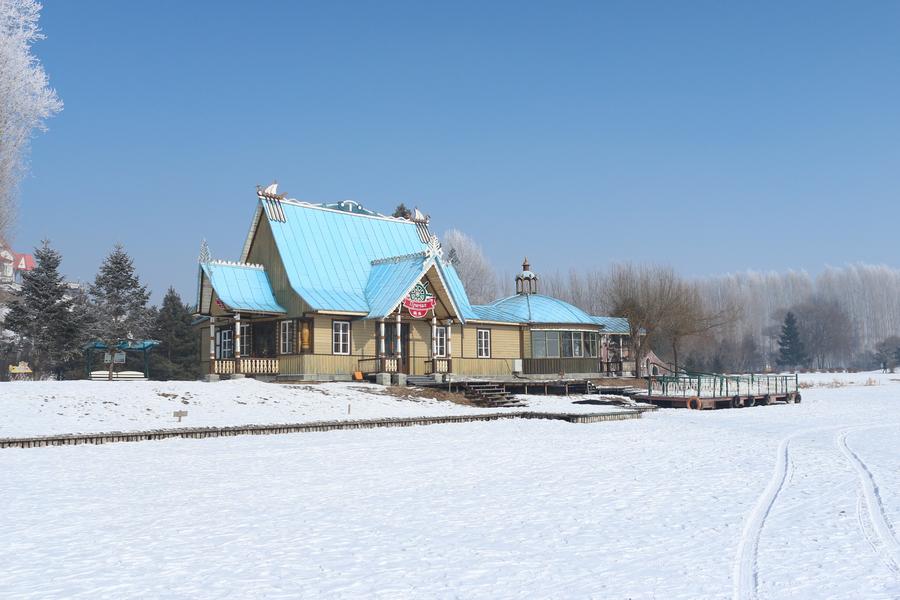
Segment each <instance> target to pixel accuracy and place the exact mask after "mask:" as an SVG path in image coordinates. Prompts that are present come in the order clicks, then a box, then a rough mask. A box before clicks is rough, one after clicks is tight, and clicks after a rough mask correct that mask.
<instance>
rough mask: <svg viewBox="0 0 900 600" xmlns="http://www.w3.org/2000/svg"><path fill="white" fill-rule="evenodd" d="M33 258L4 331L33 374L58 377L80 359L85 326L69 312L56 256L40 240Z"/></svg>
mask: <svg viewBox="0 0 900 600" xmlns="http://www.w3.org/2000/svg"><path fill="white" fill-rule="evenodd" d="M34 256H35V259H36V261H37V264H36V265H35V268H34V269H33V270H31V271H27V272H26V273H25V274H24V275H23V276H22V288H21V290H19V291H18V293H17V294H16V297H15V299H14V300H13V302H12V305H11V306H10V310H9V314H7V316H6V319H5V327H6V328H7V329H9V330H10V331H12V332H13V333H15V334H17V335H18V336H19V338H20V341H21V346H22V347H23V348H22V349H23V350H24V353H25V354H26V355H27V356H28V360H29V361H30V363H31V367H32V369H34V371H35V373H38V374H41V375H46V374H51V373H52V374H55V375H57V376H58V375H60V373H61V371H62V369H63V368H64V366H65V365H66V363H68V362H69V361H71V360H73V359H74V358H75V357H77V356H79V355H80V353H81V347H80V346H81V343H83V341H84V333H85V332H84V326H85V323H84V322H83V320H82V319H81V318H80V316H79V314H78V313H77V312H76V311H74V310H73V301H72V297H71V295H70V294H69V288H68V287H67V286H66V284H65V282H64V281H63V277H62V275H61V274H60V273H59V265H60V263H61V262H62V256H61V255H60V253H59V252H57V251H56V250H54V249H53V248H51V247H50V243H49V242H48V241H47V240H44V242H43V243H42V244H41V247H40V248H36V249H35V253H34Z"/></svg>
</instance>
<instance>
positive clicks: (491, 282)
mask: <svg viewBox="0 0 900 600" xmlns="http://www.w3.org/2000/svg"><path fill="white" fill-rule="evenodd" d="M442 245H443V246H444V248H445V249H446V250H447V251H448V252H453V253H454V254H455V255H456V259H457V260H456V270H457V272H458V273H459V278H460V279H461V280H462V282H463V285H464V286H465V288H466V292H468V294H469V300H470V301H471V302H472V303H473V304H486V303H488V302H491V301H493V300H496V299H497V289H498V286H497V273H496V272H495V271H494V268H493V267H492V266H491V264H490V263H489V262H488V260H487V258H485V256H484V252H483V251H482V249H481V246H479V245H478V243H477V242H476V241H475V240H473V239H472V238H470V237H469V236H468V235H466V234H465V233H463V232H462V231H460V230H458V229H451V230H449V231H447V232H446V233H444V239H443V241H442Z"/></svg>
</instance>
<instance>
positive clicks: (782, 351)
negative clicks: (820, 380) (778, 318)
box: [778, 312, 809, 368]
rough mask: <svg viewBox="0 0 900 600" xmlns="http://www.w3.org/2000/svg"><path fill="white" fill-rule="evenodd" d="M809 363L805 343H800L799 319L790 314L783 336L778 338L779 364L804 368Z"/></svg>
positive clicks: (786, 319) (784, 325) (785, 323)
mask: <svg viewBox="0 0 900 600" xmlns="http://www.w3.org/2000/svg"><path fill="white" fill-rule="evenodd" d="M808 363H809V358H808V357H807V356H806V350H805V349H804V347H803V342H802V341H800V328H799V327H798V325H797V317H796V316H794V313H792V312H788V314H787V315H785V317H784V324H782V326H781V336H780V337H779V338H778V364H779V365H780V366H782V367H789V368H795V367H802V366H806V365H807V364H808Z"/></svg>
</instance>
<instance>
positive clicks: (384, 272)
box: [365, 254, 431, 319]
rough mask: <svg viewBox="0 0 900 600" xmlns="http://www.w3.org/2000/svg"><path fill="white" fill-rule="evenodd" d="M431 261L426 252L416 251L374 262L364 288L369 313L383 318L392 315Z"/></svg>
mask: <svg viewBox="0 0 900 600" xmlns="http://www.w3.org/2000/svg"><path fill="white" fill-rule="evenodd" d="M430 262H431V259H429V258H427V257H426V256H425V255H424V254H416V255H413V256H408V257H402V258H401V257H398V258H397V259H388V260H384V261H379V262H376V263H375V264H374V265H372V270H371V271H370V272H369V281H368V283H367V284H366V290H365V295H366V300H367V302H368V307H369V315H368V316H369V317H370V318H373V319H380V318H381V317H386V316H387V315H388V314H390V313H391V311H393V310H394V309H395V308H396V307H397V302H399V300H400V298H402V297H403V296H404V295H405V294H406V293H407V292H408V291H409V289H410V288H412V287H413V286H414V285H415V284H416V282H417V281H419V279H421V277H422V274H423V271H424V270H425V268H426V263H430ZM429 266H430V265H429Z"/></svg>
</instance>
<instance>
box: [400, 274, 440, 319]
mask: <svg viewBox="0 0 900 600" xmlns="http://www.w3.org/2000/svg"><path fill="white" fill-rule="evenodd" d="M402 304H403V306H405V307H406V309H407V310H408V311H409V314H410V316H412V317H413V318H415V319H421V318H424V317H427V316H428V313H430V312H432V311H433V310H434V305H435V304H436V301H435V299H434V294H432V293H430V292H429V291H428V290H427V289H425V286H424V285H422V284H421V283H417V284H416V285H415V286H413V289H412V290H410V292H409V294H408V295H407V296H406V298H404V299H403V303H402Z"/></svg>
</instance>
